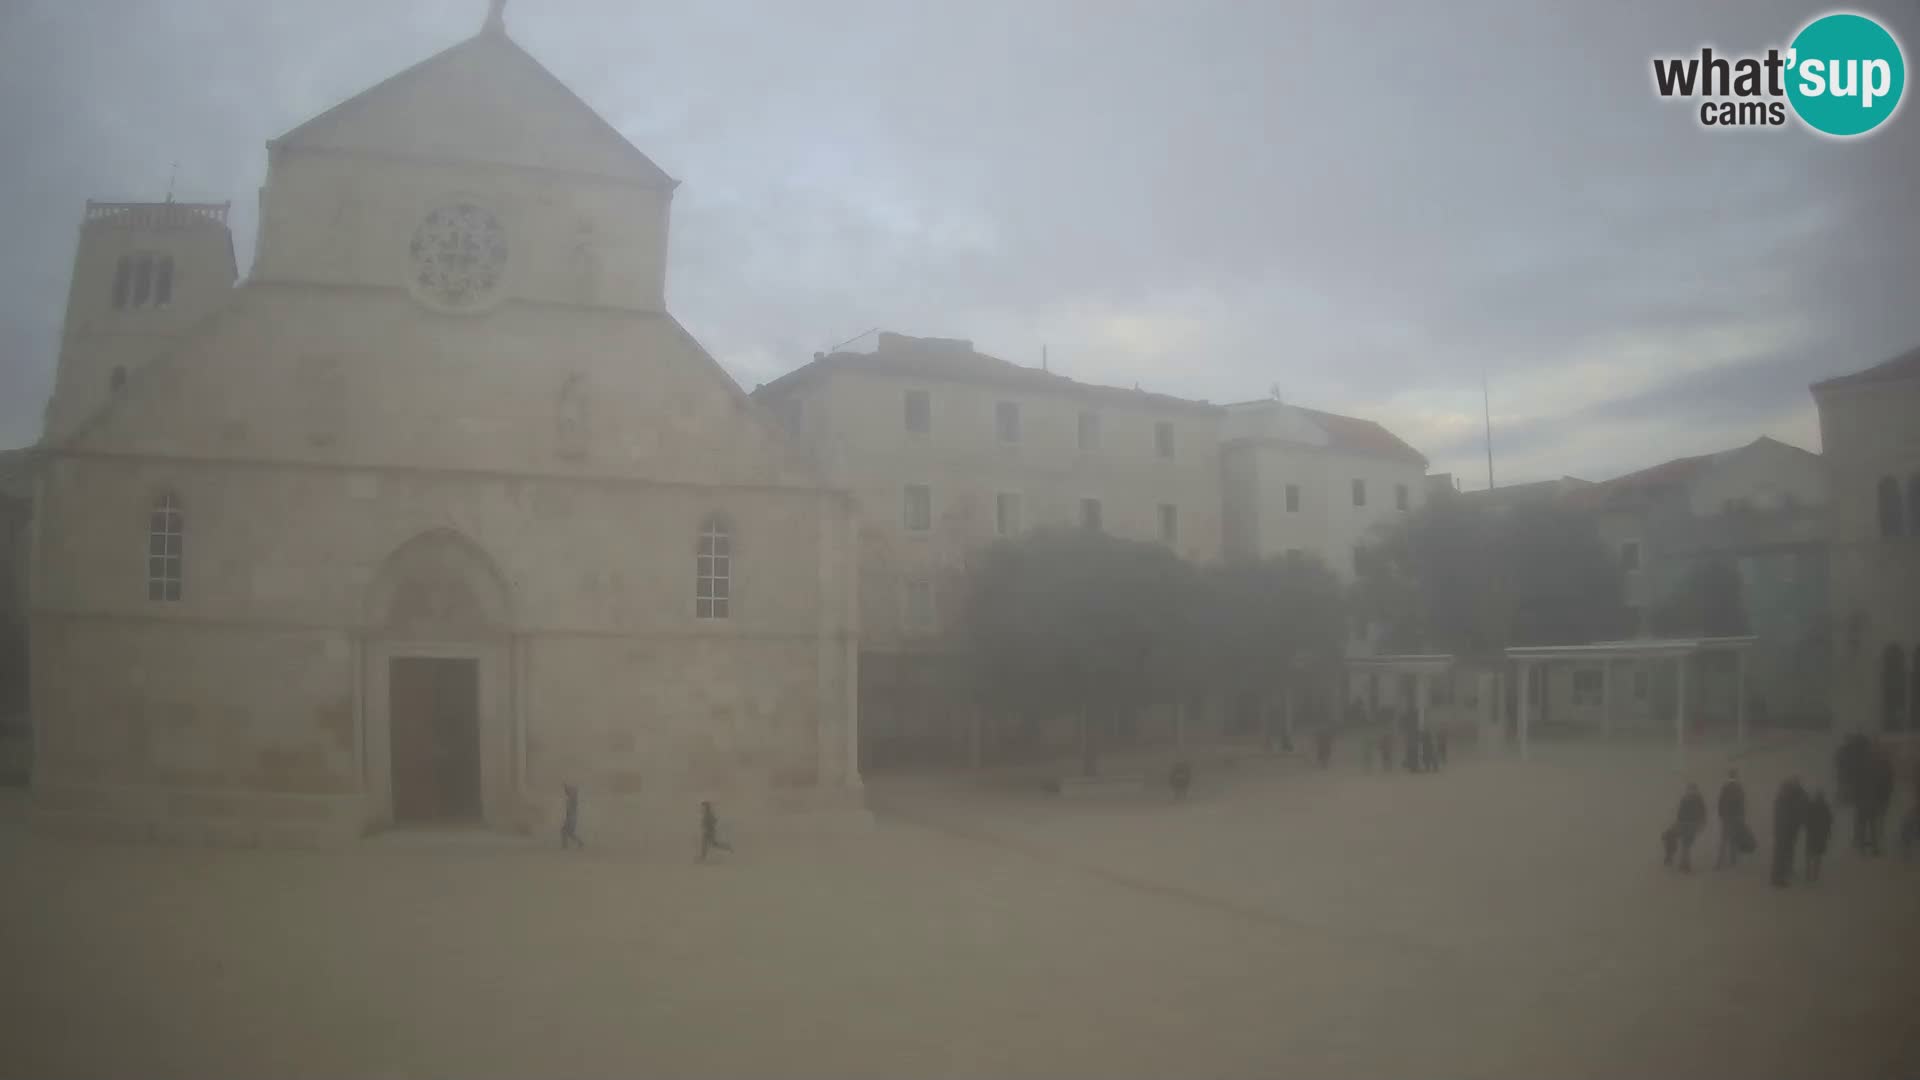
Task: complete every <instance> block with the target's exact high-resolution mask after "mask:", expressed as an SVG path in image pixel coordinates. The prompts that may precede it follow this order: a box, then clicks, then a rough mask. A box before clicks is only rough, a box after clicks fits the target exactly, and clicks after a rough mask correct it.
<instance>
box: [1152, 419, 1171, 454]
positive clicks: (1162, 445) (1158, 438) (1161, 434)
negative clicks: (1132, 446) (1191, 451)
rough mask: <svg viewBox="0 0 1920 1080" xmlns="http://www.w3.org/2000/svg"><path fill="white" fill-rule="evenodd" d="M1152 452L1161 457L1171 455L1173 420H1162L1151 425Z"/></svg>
mask: <svg viewBox="0 0 1920 1080" xmlns="http://www.w3.org/2000/svg"><path fill="white" fill-rule="evenodd" d="M1153 452H1154V453H1156V454H1158V455H1160V456H1161V457H1163V458H1171V457H1172V456H1173V422H1172V421H1170V420H1162V421H1160V422H1159V423H1157V424H1155V425H1153Z"/></svg>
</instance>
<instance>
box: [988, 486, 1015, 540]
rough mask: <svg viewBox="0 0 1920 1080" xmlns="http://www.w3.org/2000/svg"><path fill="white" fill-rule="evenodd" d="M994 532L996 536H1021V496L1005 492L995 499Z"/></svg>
mask: <svg viewBox="0 0 1920 1080" xmlns="http://www.w3.org/2000/svg"><path fill="white" fill-rule="evenodd" d="M993 532H994V535H996V536H1018V535H1020V496H1019V494H1018V493H1016V492H1012V491H1003V492H1001V493H1000V494H998V495H995V496H994V497H993Z"/></svg>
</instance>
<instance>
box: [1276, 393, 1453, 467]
mask: <svg viewBox="0 0 1920 1080" xmlns="http://www.w3.org/2000/svg"><path fill="white" fill-rule="evenodd" d="M1295 408H1299V406H1295ZM1300 411H1301V412H1303V413H1305V414H1306V415H1307V416H1308V417H1310V418H1312V420H1313V422H1314V423H1316V424H1318V425H1320V427H1321V429H1322V430H1324V431H1325V432H1326V433H1327V445H1328V446H1330V447H1332V448H1333V449H1335V450H1344V451H1346V452H1348V453H1351V454H1370V455H1373V456H1375V457H1392V458H1404V459H1406V460H1409V461H1417V462H1419V463H1420V467H1421V468H1423V469H1424V468H1426V465H1427V456H1426V455H1425V454H1422V453H1421V452H1420V451H1418V450H1415V449H1414V448H1413V447H1412V446H1409V445H1408V444H1407V442H1406V441H1405V440H1404V439H1402V438H1400V436H1398V435H1395V434H1394V433H1393V432H1391V431H1388V430H1387V429H1386V428H1384V427H1381V426H1380V425H1379V423H1377V422H1375V421H1373V420H1362V419H1360V418H1359V417H1357V416H1341V415H1340V414H1339V413H1330V412H1321V411H1320V410H1319V409H1305V408H1302V409H1300Z"/></svg>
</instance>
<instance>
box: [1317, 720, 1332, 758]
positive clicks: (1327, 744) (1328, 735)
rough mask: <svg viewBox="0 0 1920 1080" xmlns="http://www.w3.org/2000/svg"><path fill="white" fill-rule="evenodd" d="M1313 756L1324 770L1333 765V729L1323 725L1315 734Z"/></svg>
mask: <svg viewBox="0 0 1920 1080" xmlns="http://www.w3.org/2000/svg"><path fill="white" fill-rule="evenodd" d="M1313 754H1314V757H1315V758H1316V759H1318V760H1319V762H1320V767H1321V768H1322V769H1325V768H1328V767H1329V766H1331V765H1332V764H1333V728H1332V727H1331V726H1329V725H1325V724H1322V725H1321V726H1320V728H1319V729H1318V730H1316V731H1315V732H1314V733H1313Z"/></svg>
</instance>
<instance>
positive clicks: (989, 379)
mask: <svg viewBox="0 0 1920 1080" xmlns="http://www.w3.org/2000/svg"><path fill="white" fill-rule="evenodd" d="M834 371H847V372H859V373H862V374H868V375H888V376H903V377H907V378H916V379H931V380H937V381H940V382H961V383H977V384H983V385H989V386H1004V387H1007V388H1009V389H1017V390H1026V391H1032V392H1037V393H1055V394H1066V395H1073V396H1078V397H1085V398H1095V399H1100V400H1106V401H1111V402H1115V403H1119V404H1132V405H1139V406H1144V407H1147V408H1158V409H1181V410H1188V411H1195V412H1208V413H1218V412H1220V406H1218V405H1215V404H1212V403H1211V402H1206V401H1193V400H1191V399H1188V398H1181V397H1174V396H1172V395H1170V394H1156V393H1153V392H1151V391H1147V390H1128V389H1124V388H1122V387H1118V386H1102V385H1100V384H1098V383H1083V382H1080V381H1078V380H1075V379H1070V378H1067V377H1066V376H1065V375H1055V374H1054V373H1052V372H1050V371H1043V370H1041V369H1039V368H1030V367H1022V366H1020V365H1019V364H1015V363H1011V362H1009V361H1006V360H1002V359H1000V358H999V357H997V356H988V355H987V354H985V353H982V352H976V351H975V350H974V347H973V342H971V341H965V340H961V339H959V338H922V337H909V336H908V335H906V334H896V333H893V332H891V331H882V332H881V334H880V342H879V347H878V348H876V349H875V350H874V351H873V352H864V353H863V352H834V353H823V354H822V353H817V354H815V356H814V358H813V360H812V361H811V362H810V363H807V364H805V365H802V366H801V367H798V368H795V369H794V370H792V371H789V372H787V373H786V374H785V375H782V376H780V377H779V378H777V379H775V380H773V381H772V382H770V383H767V384H766V385H765V386H762V387H760V388H759V389H757V390H755V391H754V393H755V394H773V393H779V392H781V391H783V390H786V389H788V388H790V387H793V386H797V385H799V384H801V383H804V382H807V381H809V380H811V379H814V378H818V377H819V376H821V375H824V374H826V373H828V372H834Z"/></svg>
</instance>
